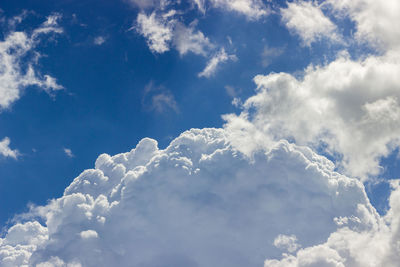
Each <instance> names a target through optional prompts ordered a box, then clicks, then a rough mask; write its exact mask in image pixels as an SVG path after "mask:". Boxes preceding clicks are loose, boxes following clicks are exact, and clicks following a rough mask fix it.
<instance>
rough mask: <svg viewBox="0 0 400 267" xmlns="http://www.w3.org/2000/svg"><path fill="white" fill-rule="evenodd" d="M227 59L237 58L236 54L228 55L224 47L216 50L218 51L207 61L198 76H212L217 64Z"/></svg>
mask: <svg viewBox="0 0 400 267" xmlns="http://www.w3.org/2000/svg"><path fill="white" fill-rule="evenodd" d="M228 60H234V61H235V60H237V57H236V55H228V54H227V53H226V52H225V49H224V48H222V49H221V50H220V51H218V53H216V54H215V55H214V56H213V57H212V58H211V59H210V60H209V61H208V62H207V65H206V67H205V68H204V70H203V71H202V72H200V73H199V74H198V76H199V77H205V78H210V77H211V76H213V75H214V74H215V73H216V71H217V69H218V66H219V65H220V64H221V63H224V62H227V61H228Z"/></svg>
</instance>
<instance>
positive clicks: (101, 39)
mask: <svg viewBox="0 0 400 267" xmlns="http://www.w3.org/2000/svg"><path fill="white" fill-rule="evenodd" d="M105 42H106V38H105V37H103V36H97V37H96V38H94V40H93V43H94V44H95V45H102V44H104V43H105Z"/></svg>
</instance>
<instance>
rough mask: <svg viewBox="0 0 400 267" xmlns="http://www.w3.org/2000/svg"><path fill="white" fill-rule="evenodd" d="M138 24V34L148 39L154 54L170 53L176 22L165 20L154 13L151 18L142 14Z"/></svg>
mask: <svg viewBox="0 0 400 267" xmlns="http://www.w3.org/2000/svg"><path fill="white" fill-rule="evenodd" d="M136 22H137V24H138V26H137V30H138V32H139V33H140V34H142V35H143V36H144V37H145V38H146V39H147V44H148V46H149V48H150V50H151V51H152V52H156V53H164V52H166V51H169V49H170V42H171V40H172V35H173V25H174V24H175V20H168V19H165V18H164V17H162V16H157V15H156V12H153V13H151V15H150V16H148V15H146V14H145V13H140V14H139V15H138V16H137V19H136Z"/></svg>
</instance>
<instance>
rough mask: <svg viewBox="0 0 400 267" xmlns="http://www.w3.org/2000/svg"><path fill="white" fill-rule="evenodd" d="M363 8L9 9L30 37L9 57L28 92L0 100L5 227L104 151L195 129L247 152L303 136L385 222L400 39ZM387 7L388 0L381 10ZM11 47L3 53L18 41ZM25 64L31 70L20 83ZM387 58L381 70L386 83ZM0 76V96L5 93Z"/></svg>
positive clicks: (153, 4) (3, 36)
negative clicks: (220, 133) (213, 131)
mask: <svg viewBox="0 0 400 267" xmlns="http://www.w3.org/2000/svg"><path fill="white" fill-rule="evenodd" d="M355 2H357V3H359V4H360V3H361V4H363V3H364V2H365V3H364V4H365V5H364V6H363V8H365V10H362V9H360V10H361V11H360V10H358V9H357V8H355V7H354V6H353V4H351V3H350V2H348V1H347V0H341V1H337V2H336V3H335V1H313V2H311V1H289V2H286V1H273V0H272V1H261V0H243V1H236V0H235V1H225V0H210V1H201V0H198V1H195V0H193V1H156V0H155V1H141V0H118V1H108V0H98V1H90V0H88V1H75V0H62V1H50V0H44V1H40V2H38V1H33V0H25V1H23V0H17V1H5V2H2V3H0V8H1V13H0V23H1V32H0V42H3V44H4V45H7V44H8V43H7V40H8V39H7V38H8V37H9V36H11V35H12V34H14V33H18V32H19V33H21V32H23V33H25V35H26V36H28V37H27V38H28V39H29V38H30V39H29V40H30V41H29V42H28V43H27V44H28V46H29V48H27V49H26V51H25V52H24V53H23V54H22V56H18V55H17V56H16V59H17V60H16V61H15V62H14V63H13V64H15V66H17V69H18V70H19V71H20V74H21V75H20V76H19V77H17V78H16V80H17V81H18V82H19V85H18V86H17V87H16V88H17V89H18V91H19V93H20V95H19V96H18V97H17V98H16V99H15V100H13V101H11V102H10V103H7V104H3V105H2V104H1V103H0V107H1V113H0V140H5V139H3V138H6V137H7V138H9V140H10V144H8V145H7V148H8V149H11V151H14V152H15V153H16V154H15V155H14V156H12V155H6V154H4V153H3V154H2V155H0V203H2V205H1V209H0V224H1V227H2V228H3V232H6V231H7V229H8V228H9V227H11V226H12V225H14V224H15V223H16V221H17V222H18V219H16V217H15V215H17V214H21V213H26V212H28V214H29V213H30V212H32V208H31V209H30V208H29V207H40V206H45V205H46V204H47V203H48V202H49V200H50V199H57V198H60V197H62V195H63V192H64V190H65V188H66V187H68V186H69V185H70V184H71V182H72V181H73V180H74V178H75V177H77V176H78V175H79V174H80V173H82V171H84V170H86V169H90V168H94V162H95V161H96V158H97V157H98V156H99V155H100V154H102V153H106V154H109V155H115V154H118V153H121V152H126V151H130V150H131V149H133V148H135V147H136V145H137V144H138V143H139V141H140V140H142V139H143V138H145V137H149V138H153V139H155V140H157V142H158V147H159V148H160V149H164V148H166V147H168V146H169V144H170V142H171V141H173V140H174V139H175V138H176V137H178V136H179V135H180V134H181V133H182V132H184V131H186V130H189V129H191V128H199V129H202V128H222V129H224V131H227V135H230V134H231V133H236V132H234V131H236V130H237V129H239V130H238V131H239V132H240V134H239V136H242V138H238V139H229V138H231V137H229V138H228V139H229V141H227V142H228V143H229V142H230V143H231V145H232V147H233V148H235V149H237V151H239V152H240V153H243V155H246V156H249V157H250V158H252V155H253V154H254V153H256V151H258V150H259V149H261V147H262V149H266V151H270V148H271V147H273V146H275V142H279V141H280V140H281V139H287V140H289V141H290V142H292V143H294V144H297V145H301V146H308V147H310V148H311V149H312V150H313V151H314V152H316V153H317V154H321V155H323V156H326V157H327V158H328V159H329V160H331V161H332V162H334V163H335V168H334V169H335V170H336V171H338V172H339V173H340V174H342V175H345V176H347V177H355V179H356V180H357V181H361V185H363V186H365V187H364V188H363V189H362V190H365V192H366V193H367V195H368V199H367V200H366V201H367V202H368V201H371V203H372V205H373V207H374V208H375V209H376V210H377V211H378V213H379V214H380V215H381V216H385V214H386V212H387V210H389V209H390V206H389V202H388V197H389V196H390V194H391V193H390V192H391V189H390V186H389V180H391V179H396V178H398V177H399V170H400V166H399V164H398V145H399V140H398V133H399V129H398V128H397V126H395V125H396V124H397V123H398V122H399V118H400V117H398V114H397V113H396V110H397V107H398V103H397V96H398V95H399V89H400V80H398V78H395V75H391V74H392V72H391V71H392V70H393V73H396V70H398V68H397V67H398V66H399V64H398V53H397V52H398V45H399V42H400V41H399V40H400V39H399V38H400V34H398V32H397V31H396V30H393V32H391V31H392V30H390V29H388V28H387V27H386V26H387V24H385V21H383V23H380V22H381V21H380V19H382V20H383V19H385V16H383V18H381V17H379V16H378V17H376V18H375V19H376V21H374V20H372V22H371V25H372V26H371V25H364V24H363V23H364V22H365V21H363V20H362V19H360V17H362V15H365V14H367V15H370V14H369V13H368V12H373V10H374V6H373V5H374V4H373V3H372V2H371V1H367V0H357V1H355ZM341 4H343V5H342V6H341ZM361 4H360V5H361ZM391 5H393V6H391ZM343 6H344V7H343ZM393 8H394V10H396V8H398V5H397V4H396V3H395V0H393V1H388V3H387V4H386V6H385V5H383V7H382V10H383V11H384V12H386V11H388V10H389V11H390V10H391V9H393ZM307 10H308V11H309V12H310V13H307V12H308V11H307ZM371 10H372V11H371ZM389 11H388V12H389ZM357 12H359V13H357ZM362 12H364V13H362ZM384 12H383V13H384ZM304 16H305V17H304ZM387 17H390V14H389V15H387ZM49 18H50V19H53V20H54V21H53V22H51V23H50V22H49V21H50V20H49ZM140 18H143V20H140ZM152 19H153V20H152ZM307 19H309V21H308V20H307ZM46 21H47V23H48V24H46ZM303 22H304V25H303V24H302V23H303ZM307 22H309V23H308V24H307ZM146 23H147V24H146ZM374 23H376V25H379V26H377V27H375V26H374ZM382 25H384V26H382ZM381 26H382V27H386V28H383V29H380V28H379V27H381ZM45 27H52V28H51V29H50V30H48V32H46V33H40V34H38V36H37V37H36V36H35V32H38V29H39V30H40V29H44V28H45ZM155 32H156V33H155ZM160 32H163V34H164V35H159V33H160ZM163 38H164V39H163ZM398 41H399V42H398ZM10 47H11V48H10V50H7V51H6V53H9V54H10V55H14V54H13V52H12V51H13V50H12V49H19V48H18V47H17V46H15V47H13V44H11V45H10ZM10 51H11V52H10ZM393 55H394V56H393ZM0 60H1V58H0ZM3 60H4V59H3ZM213 60H214V63H215V65H214V66H213V65H212V64H210V63H212V62H213ZM4 64H6V63H4ZM7 64H9V63H7ZM10 64H11V63H10ZM379 64H382V67H380V65H379ZM29 66H32V68H33V69H34V71H35V73H36V77H35V79H36V80H35V82H29V81H28V82H26V84H24V83H23V82H24V79H25V81H26V80H27V79H28V78H27V77H26V76H24V75H25V74H26V73H27V70H28V68H29ZM207 66H208V67H209V69H208V71H207ZM374 66H377V67H376V68H377V69H376V68H375V67H374ZM379 68H382V69H384V70H387V72H386V73H387V76H382V78H380V77H377V76H379ZM353 70H354V72H352V71H353ZM358 70H359V71H358ZM346 71H347V72H346ZM347 73H350V74H348V75H347ZM1 75H3V74H2V73H0V76H1ZM45 75H49V76H45ZM257 75H261V76H257ZM274 75H275V76H274ZM3 76H4V77H5V78H4V80H1V79H0V81H3V83H4V84H5V85H3V86H0V97H3V96H4V95H5V94H6V93H7V92H8V91H7V90H9V87H7V86H9V84H7V83H6V81H7V80H6V79H9V78H8V76H7V77H6V76H5V75H3ZM46 77H52V79H54V80H52V81H53V82H54V83H53V84H50V85H49V83H46V82H43V81H45V79H46ZM255 77H258V78H255ZM383 80H385V81H387V82H383ZM38 81H39V82H38ZM347 81H349V82H347ZM370 87H371V88H372V89H371V88H370ZM375 87H377V89H376V88H375ZM380 87H382V88H383V89H379V88H380ZM296 88H297V89H296ZM1 90H3V92H1ZM346 90H347V91H346ZM374 90H375V91H374ZM286 94H287V95H289V96H287V95H286ZM314 108H315V109H314ZM225 114H231V115H230V117H229V116H228V117H226V116H225V117H223V115H225ZM377 118H378V119H377ZM386 118H390V119H388V120H386ZM358 123H360V124H358ZM237 125H239V126H237ZM232 129H234V130H232ZM235 129H236V130H235ZM377 129H381V131H378V133H377V132H376V130H377ZM239 132H238V133H239ZM255 132H256V133H257V134H255ZM258 133H259V134H258ZM253 134H254V136H253ZM232 136H236V135H234V134H232ZM260 136H263V137H262V138H261V139H259V138H260ZM234 138H236V137H234ZM247 139H250V140H251V141H247ZM196 140H197V139H196ZM182 142H183V141H182ZM246 142H249V143H246ZM273 144H274V145H273ZM188 146H189V145H188ZM367 146H368V148H367ZM265 147H266V148H265ZM364 148H366V149H365V152H364ZM0 150H1V147H0ZM301 151H303V150H301ZM0 152H1V151H0ZM179 153H180V152H179ZM304 153H306V152H304ZM0 154H1V153H0ZM256 154H257V153H256ZM250 161H251V160H250ZM256 162H257V161H256ZM224 166H225V165H224ZM127 168H128V167H127ZM307 168H308V167H307ZM328 169H329V168H328ZM246 170H247V169H246ZM331 171H332V170H331ZM104 172H105V171H104ZM238 172H240V170H239V171H238ZM166 173H168V171H166ZM221 173H222V174H221V176H224V167H221ZM288 173H291V172H290V171H288ZM293 173H297V172H293ZM299 173H301V171H299ZM254 175H255V174H254ZM306 175H311V174H306ZM166 176H168V175H167V174H166ZM249 176H251V173H250V174H249ZM255 176H256V175H255ZM311 176H312V175H311ZM110 177H112V175H111V176H110ZM349 179H350V178H349ZM361 185H360V186H361ZM31 205H33V206H31ZM33 209H34V208H33ZM36 215H37V214H35V216H36ZM346 216H347V215H346ZM28 217H29V216H28ZM17 218H18V217H17ZM335 218H336V217H335ZM349 218H350V217H349ZM49 225H50V224H49ZM329 229H330V228H329ZM83 232H84V231H83ZM83 232H81V237H82V238H83V236H86V235H88V236H92V234H93V233H92V232H85V233H84V234H82V233H83ZM331 232H333V231H331ZM94 233H96V232H94ZM96 236H97V233H96ZM324 237H327V236H322V239H321V240H317V241H318V242H322V241H324V240H323V238H324ZM283 239H284V240H286V241H285V242H286V243H285V244H286V245H287V244H289V243H290V242H292V241H293V240H294V239H290V238H289V239H287V238H286V239H285V238H283ZM283 239H282V240H283ZM276 240H277V239H276ZM279 240H280V239H279ZM288 240H289V241H290V242H289V241H288ZM317 241H316V240H313V241H312V242H311V241H305V243H304V244H303V247H307V246H310V245H315V244H317V243H318V242H317ZM271 242H272V241H271ZM277 242H278V241H277ZM279 242H280V241H279ZM279 242H278V243H279ZM282 242H283V241H282ZM287 242H289V243H287ZM293 242H294V241H293ZM293 242H292V243H293ZM313 242H314V243H313ZM292 243H290V244H291V245H292V246H294V247H296V246H295V245H294V244H292ZM0 245H1V244H0ZM286 245H285V246H286ZM276 247H279V245H276ZM299 247H300V246H298V247H296V249H298V248H299ZM289 252H293V251H291V250H289ZM274 253H275V254H274ZM267 254H268V253H267ZM60 255H61V254H60ZM60 255H58V256H59V257H60V259H62V260H65V261H66V259H67V258H68V257H66V258H65V259H64V258H63V257H62V255H61V256H60ZM271 255H274V257H276V255H279V253H278V254H277V253H276V252H273V253H272V254H268V255H266V257H267V256H268V257H270V256H271ZM43 257H44V256H43ZM44 258H45V257H44ZM44 258H43V259H44ZM38 259H39V258H38ZM40 259H42V258H40ZM79 259H80V258H79ZM265 259H266V258H264V260H265ZM37 262H39V261H37ZM66 262H67V261H66ZM82 262H86V264H88V266H90V264H89V263H88V262H90V261H82ZM244 262H246V261H244ZM54 266H56V265H54ZM83 266H85V265H83ZM149 266H153V265H149ZM193 266H195V265H193ZM199 266H202V265H199ZM266 266H267V265H266ZM271 266H272V265H271ZM277 266H278V265H277ZM282 266H284V265H282ZM388 266H389V265H388Z"/></svg>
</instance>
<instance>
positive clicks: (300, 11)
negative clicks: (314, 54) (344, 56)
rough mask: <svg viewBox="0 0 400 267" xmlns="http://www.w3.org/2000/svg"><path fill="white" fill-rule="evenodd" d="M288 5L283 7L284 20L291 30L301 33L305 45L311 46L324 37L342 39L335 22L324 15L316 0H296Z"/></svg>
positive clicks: (335, 40) (337, 40)
mask: <svg viewBox="0 0 400 267" xmlns="http://www.w3.org/2000/svg"><path fill="white" fill-rule="evenodd" d="M287 5H288V7H287V8H282V9H281V15H282V20H283V22H284V23H285V25H286V27H287V28H288V29H289V30H290V31H292V32H294V33H295V34H297V35H299V37H300V38H301V40H302V44H303V45H305V46H311V44H312V43H313V42H316V41H319V40H321V39H323V38H324V39H328V40H330V41H334V42H339V41H340V37H339V35H338V34H337V28H336V26H335V24H333V23H332V22H331V20H330V19H329V18H328V17H327V16H325V15H324V13H323V12H322V10H321V9H320V7H319V6H317V3H316V2H311V1H295V2H291V3H288V4H287Z"/></svg>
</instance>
